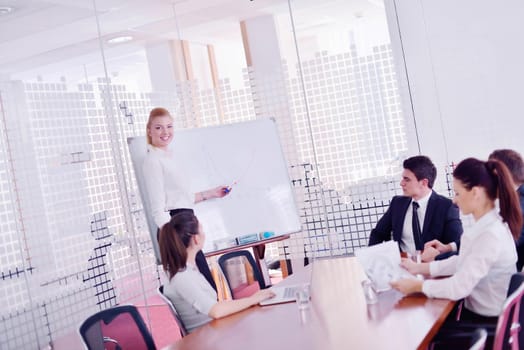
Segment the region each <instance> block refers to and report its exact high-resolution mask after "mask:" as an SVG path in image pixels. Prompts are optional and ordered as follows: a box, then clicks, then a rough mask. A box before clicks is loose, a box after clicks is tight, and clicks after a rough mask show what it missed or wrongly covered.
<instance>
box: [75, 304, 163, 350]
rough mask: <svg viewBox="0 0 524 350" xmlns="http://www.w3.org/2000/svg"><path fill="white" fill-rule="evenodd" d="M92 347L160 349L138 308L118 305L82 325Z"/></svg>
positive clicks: (84, 334)
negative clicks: (156, 345)
mask: <svg viewBox="0 0 524 350" xmlns="http://www.w3.org/2000/svg"><path fill="white" fill-rule="evenodd" d="M79 331H80V335H81V337H82V340H83V341H84V343H85V345H86V346H87V349H88V350H104V349H107V350H112V349H113V350H127V349H136V350H156V347H155V343H154V341H153V338H152V337H151V334H150V333H149V331H148V330H147V327H146V325H145V323H144V320H143V319H142V317H141V316H140V313H139V312H138V310H137V308H136V307H134V306H132V305H121V306H115V307H112V308H110V309H106V310H102V311H99V312H97V313H96V314H94V315H92V316H90V317H88V318H87V319H86V320H85V321H84V322H83V323H82V325H81V326H80V330H79Z"/></svg>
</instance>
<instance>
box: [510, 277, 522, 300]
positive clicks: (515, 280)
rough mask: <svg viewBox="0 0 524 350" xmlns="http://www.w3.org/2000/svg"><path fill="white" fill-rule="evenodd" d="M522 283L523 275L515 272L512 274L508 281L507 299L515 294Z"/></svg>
mask: <svg viewBox="0 0 524 350" xmlns="http://www.w3.org/2000/svg"><path fill="white" fill-rule="evenodd" d="M523 282H524V273H522V272H517V273H514V274H513V276H511V280H510V281H509V287H508V295H507V296H508V297H509V296H510V295H511V294H513V292H515V291H516V290H517V289H518V288H519V287H520V285H521V284H522V283H523Z"/></svg>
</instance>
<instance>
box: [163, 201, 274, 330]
mask: <svg viewBox="0 0 524 350" xmlns="http://www.w3.org/2000/svg"><path fill="white" fill-rule="evenodd" d="M204 241H205V235H204V232H203V230H202V225H200V223H199V222H198V219H197V217H196V216H195V215H194V214H193V212H192V211H191V210H184V211H181V212H179V213H177V214H175V215H173V217H172V218H171V221H170V222H168V223H167V224H165V225H164V226H163V227H162V230H161V231H160V237H159V245H160V255H161V258H162V264H163V267H164V270H165V271H166V272H167V274H168V276H169V283H167V284H166V285H165V286H164V294H165V295H166V296H167V297H168V298H169V299H170V300H171V301H172V302H173V305H174V306H175V308H176V310H177V312H178V314H179V315H180V318H181V319H182V322H183V323H184V325H185V327H186V329H187V331H188V332H192V331H194V330H195V329H196V328H198V327H200V326H202V325H204V324H206V323H208V322H209V321H211V320H212V319H215V318H220V317H224V316H227V315H230V314H233V313H235V312H238V311H241V310H244V309H247V308H248V307H250V306H253V305H256V304H258V303H259V302H260V301H262V300H265V299H268V298H271V297H272V296H274V294H273V292H272V291H270V290H269V289H263V290H259V291H257V292H256V293H255V294H253V295H251V296H250V297H247V298H243V299H237V300H226V301H217V293H216V291H215V290H214V289H213V288H212V287H211V285H210V284H209V283H208V282H207V281H206V279H205V278H204V276H203V275H202V274H201V273H200V272H199V270H198V268H197V266H196V262H195V258H196V255H197V253H198V252H199V251H200V250H201V249H202V247H203V246H204Z"/></svg>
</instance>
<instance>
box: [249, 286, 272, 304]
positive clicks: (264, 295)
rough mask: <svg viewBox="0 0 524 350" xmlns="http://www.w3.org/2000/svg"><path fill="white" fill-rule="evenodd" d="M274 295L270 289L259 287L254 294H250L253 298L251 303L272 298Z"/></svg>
mask: <svg viewBox="0 0 524 350" xmlns="http://www.w3.org/2000/svg"><path fill="white" fill-rule="evenodd" d="M274 296H275V293H274V292H273V291H272V290H271V289H261V290H259V291H257V292H256V293H255V294H253V295H251V298H252V299H253V304H258V303H260V302H261V301H263V300H266V299H269V298H273V297H274Z"/></svg>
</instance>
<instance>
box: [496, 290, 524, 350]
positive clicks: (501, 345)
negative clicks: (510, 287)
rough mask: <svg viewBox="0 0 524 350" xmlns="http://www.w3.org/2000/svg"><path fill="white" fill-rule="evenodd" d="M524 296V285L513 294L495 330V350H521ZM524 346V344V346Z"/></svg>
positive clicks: (505, 304)
mask: <svg viewBox="0 0 524 350" xmlns="http://www.w3.org/2000/svg"><path fill="white" fill-rule="evenodd" d="M523 296H524V284H521V285H520V287H519V288H518V289H517V290H516V291H515V292H513V293H512V294H511V295H510V296H509V297H508V299H507V300H506V302H505V303H504V308H503V310H502V314H501V315H500V316H499V320H498V322H497V328H496V330H495V341H494V343H493V349H494V350H502V349H511V350H519V349H520V347H519V336H520V332H521V331H522V325H521V319H522V318H524V312H523V313H522V315H521V311H522V307H523V306H524V305H522V297H523ZM522 345H523V346H524V344H522Z"/></svg>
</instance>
